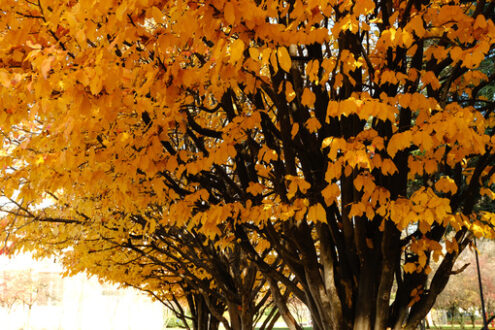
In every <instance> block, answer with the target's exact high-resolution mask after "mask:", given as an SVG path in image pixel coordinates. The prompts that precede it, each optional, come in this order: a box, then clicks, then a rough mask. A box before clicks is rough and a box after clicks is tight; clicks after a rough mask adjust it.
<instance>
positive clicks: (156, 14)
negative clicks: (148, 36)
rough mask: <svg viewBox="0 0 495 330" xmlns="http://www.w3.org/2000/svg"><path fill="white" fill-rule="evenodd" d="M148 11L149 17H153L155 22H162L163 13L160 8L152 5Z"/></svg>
mask: <svg viewBox="0 0 495 330" xmlns="http://www.w3.org/2000/svg"><path fill="white" fill-rule="evenodd" d="M150 12H151V17H153V19H154V20H155V22H156V23H163V17H164V15H163V13H162V11H161V10H160V9H158V8H157V7H155V6H153V7H151V8H150Z"/></svg>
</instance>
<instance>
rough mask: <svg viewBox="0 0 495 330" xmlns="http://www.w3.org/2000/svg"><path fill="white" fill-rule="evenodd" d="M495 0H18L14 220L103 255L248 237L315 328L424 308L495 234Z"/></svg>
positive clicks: (374, 322) (13, 36) (413, 320)
mask: <svg viewBox="0 0 495 330" xmlns="http://www.w3.org/2000/svg"><path fill="white" fill-rule="evenodd" d="M494 6H495V3H494V2H486V1H477V2H472V1H462V2H461V1H442V0H439V1H416V0H409V1H388V0H383V1H372V0H361V1H349V0H339V1H325V2H323V1H313V0H308V1H302V0H290V1H279V0H264V1H261V0H254V1H224V0H211V1H209V0H208V1H203V2H199V1H180V0H176V1H168V2H163V1H152V0H140V1H135V2H131V1H121V2H118V3H117V2H113V1H100V2H98V3H96V4H93V5H92V6H91V7H88V6H87V4H86V3H82V2H81V3H75V2H62V1H48V0H46V1H41V0H40V1H38V2H32V1H17V0H12V1H4V2H3V3H2V10H1V12H0V29H1V31H2V40H1V41H0V45H1V47H0V49H1V53H0V59H1V63H2V64H1V65H2V69H1V71H0V83H1V85H2V88H1V90H0V95H1V97H2V101H3V107H4V111H3V112H0V122H1V125H2V128H1V129H2V134H3V136H4V138H3V146H4V149H3V156H2V158H1V159H0V165H1V166H0V168H1V171H2V184H1V186H2V187H3V194H4V195H5V197H7V198H9V199H10V201H11V204H10V205H6V207H5V208H4V211H5V212H7V213H9V214H10V215H9V216H8V217H6V219H5V221H4V223H3V225H4V232H5V235H8V236H9V238H12V237H16V238H17V239H18V241H17V242H16V243H15V247H17V249H38V250H42V251H44V252H47V253H50V251H53V250H54V249H56V248H55V247H54V245H53V244H55V243H56V244H61V245H64V244H66V246H73V247H74V251H80V252H82V253H83V254H85V255H86V256H88V255H89V253H90V251H89V250H88V249H85V248H81V246H85V245H86V244H87V242H91V241H92V240H93V242H98V240H100V238H101V233H102V232H103V233H105V237H106V238H108V237H107V236H106V234H107V232H106V230H107V229H105V227H108V228H110V232H111V233H113V236H115V237H116V238H117V242H118V244H117V246H122V243H124V242H126V241H128V239H129V238H131V240H132V235H135V231H138V235H139V236H140V237H139V240H142V242H144V243H145V244H148V243H150V242H151V241H154V240H155V239H160V237H167V236H166V235H164V236H160V235H156V233H157V232H159V231H160V230H162V228H173V227H178V228H180V229H181V230H183V229H186V230H187V231H189V232H190V233H193V235H195V234H194V233H199V234H200V235H202V236H201V241H202V242H204V244H205V245H210V244H211V245H213V246H215V244H218V243H217V241H218V240H219V241H220V242H221V243H220V244H219V245H217V246H218V248H219V249H220V250H226V251H242V252H239V253H241V255H243V256H245V258H246V259H245V260H247V262H248V263H249V264H251V263H252V264H253V265H255V266H256V268H257V270H258V271H259V272H260V273H261V274H262V275H263V279H264V280H265V281H266V282H267V283H268V284H269V287H270V290H271V293H272V297H273V301H274V302H275V303H276V305H277V308H278V310H279V312H280V314H281V316H282V317H283V318H284V320H285V321H286V322H287V323H288V324H289V325H290V327H291V328H294V329H297V328H298V325H297V322H295V321H294V318H293V316H292V315H291V314H290V312H287V311H288V309H287V293H290V294H293V295H294V296H296V297H297V298H298V299H299V300H301V301H303V302H304V303H305V304H306V306H307V307H308V309H309V310H310V313H311V317H312V321H313V325H314V328H315V329H351V328H352V329H356V330H357V329H384V328H387V327H391V328H394V329H399V328H402V327H404V328H407V329H413V328H415V327H416V326H417V325H418V323H419V322H420V320H421V319H423V318H424V317H425V315H426V314H427V312H428V311H429V309H430V308H431V307H432V306H433V305H434V303H435V301H436V298H437V296H438V295H439V293H440V292H441V291H442V290H443V289H444V288H445V286H446V284H447V282H448V279H449V277H450V275H451V272H452V270H453V267H454V264H455V261H456V259H457V258H458V256H459V254H460V253H461V252H462V251H463V250H464V249H465V247H466V246H467V245H468V244H469V243H470V242H471V240H472V238H473V235H476V236H480V237H481V236H486V237H493V236H494V231H493V224H494V214H493V213H492V212H491V211H490V210H484V209H483V208H481V209H479V208H477V207H476V208H475V206H477V205H480V204H479V203H478V202H479V200H480V198H481V197H480V196H487V197H489V198H493V197H494V196H495V193H494V192H493V191H492V190H491V188H492V186H493V181H494V178H495V177H494V173H495V167H493V164H494V161H495V152H494V150H493V141H494V137H493V132H494V129H493V108H494V102H493V100H490V99H486V98H483V97H480V95H481V93H482V91H484V88H485V87H487V86H489V85H490V84H492V82H493V80H494V78H495V77H494V76H493V74H492V73H489V74H488V75H487V74H486V73H484V72H483V70H480V69H479V66H480V63H481V62H482V61H483V60H484V59H485V58H486V57H487V56H488V54H492V53H493V44H494V42H495V41H494V36H495V26H494V23H493V16H494V15H493V12H494ZM193 22H194V23H193ZM485 71H486V70H485ZM117 78H118V79H117ZM47 198H51V203H52V204H51V205H49V206H47V203H46V199H47ZM44 201H45V202H44ZM77 223H83V224H84V226H83V228H84V230H80V229H81V227H80V226H73V225H74V224H77ZM157 224H158V225H157ZM60 227H63V228H64V229H63V230H61V229H60ZM55 229H56V230H58V231H59V233H58V234H57V233H55V232H54V230H55ZM60 233H63V235H62V234H60ZM167 233H168V232H167ZM224 234H227V235H226V236H225V237H227V238H228V239H227V240H222V237H223V235H224ZM115 237H111V238H112V240H115ZM148 237H151V239H148ZM123 238H125V240H124V239H123ZM100 241H101V240H100ZM62 242H64V243H62ZM176 243H177V242H176ZM94 244H96V243H94ZM101 244H103V243H101ZM189 244H190V243H189V242H188V243H186V246H182V247H184V248H185V249H186V250H187V249H189V248H190V246H189ZM442 244H445V246H446V252H445V253H444V252H443V249H442ZM127 247H128V248H129V246H127ZM59 251H63V250H59ZM66 251H67V250H66ZM67 253H71V252H70V251H68V252H67ZM269 257H271V258H272V259H273V258H275V259H279V260H280V261H279V262H276V263H275V264H273V263H272V261H273V260H271V259H270V258H269ZM267 259H268V260H267ZM437 259H439V260H440V261H439V262H440V265H439V267H438V268H437V270H436V271H432V269H431V267H430V263H431V261H432V260H437ZM84 260H86V261H89V260H91V258H90V257H88V258H85V259H84ZM95 262H96V261H95ZM67 265H68V266H69V267H71V264H70V263H68V264H67ZM274 265H279V266H280V267H274ZM162 266H163V265H162ZM129 267H131V266H129ZM197 267H198V266H197V265H194V266H193V267H192V268H194V269H196V271H199V270H198V269H197ZM164 280H165V279H164ZM394 283H395V284H396V285H394ZM218 285H219V287H220V285H225V283H223V282H222V281H220V282H219V283H218ZM282 292H283V293H282ZM252 326H253V325H252V324H250V325H248V324H246V323H244V322H243V323H242V325H240V329H245V328H247V329H250V328H251V327H252Z"/></svg>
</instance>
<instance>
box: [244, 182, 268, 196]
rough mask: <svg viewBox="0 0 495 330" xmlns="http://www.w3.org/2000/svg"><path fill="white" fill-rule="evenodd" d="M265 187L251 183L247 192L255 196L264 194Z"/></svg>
mask: <svg viewBox="0 0 495 330" xmlns="http://www.w3.org/2000/svg"><path fill="white" fill-rule="evenodd" d="M263 189H265V187H264V186H263V185H262V184H259V183H255V182H249V187H248V188H247V189H246V192H248V193H250V194H252V195H253V196H257V195H260V194H261V193H262V192H263Z"/></svg>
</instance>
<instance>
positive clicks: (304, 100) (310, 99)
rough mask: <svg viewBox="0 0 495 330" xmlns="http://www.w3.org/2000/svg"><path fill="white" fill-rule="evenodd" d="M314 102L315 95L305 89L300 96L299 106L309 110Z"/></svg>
mask: <svg viewBox="0 0 495 330" xmlns="http://www.w3.org/2000/svg"><path fill="white" fill-rule="evenodd" d="M315 101H316V95H315V93H313V92H312V91H311V90H310V89H309V88H307V87H306V88H305V89H304V91H303V94H302V96H301V104H302V105H304V106H307V107H309V108H311V107H313V106H314V104H315Z"/></svg>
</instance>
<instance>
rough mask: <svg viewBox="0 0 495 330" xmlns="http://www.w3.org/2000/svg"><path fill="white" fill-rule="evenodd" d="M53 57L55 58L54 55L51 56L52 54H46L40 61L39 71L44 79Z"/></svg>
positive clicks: (46, 76)
mask: <svg viewBox="0 0 495 330" xmlns="http://www.w3.org/2000/svg"><path fill="white" fill-rule="evenodd" d="M54 59H55V57H53V56H47V57H46V58H45V59H44V60H43V62H41V67H40V71H41V75H42V76H43V78H45V79H47V78H48V72H49V71H50V69H51V67H52V62H53V60H54Z"/></svg>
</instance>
